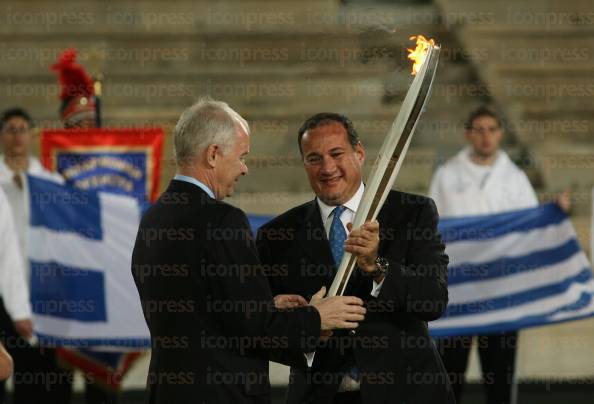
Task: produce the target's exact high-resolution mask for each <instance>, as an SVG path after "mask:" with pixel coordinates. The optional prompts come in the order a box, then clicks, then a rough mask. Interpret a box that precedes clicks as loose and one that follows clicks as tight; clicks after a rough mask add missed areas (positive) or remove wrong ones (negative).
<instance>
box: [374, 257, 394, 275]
mask: <svg viewBox="0 0 594 404" xmlns="http://www.w3.org/2000/svg"><path fill="white" fill-rule="evenodd" d="M389 269H390V263H389V262H388V260H387V259H385V258H383V257H377V258H376V259H375V272H374V273H373V275H384V276H386V275H388V270H389Z"/></svg>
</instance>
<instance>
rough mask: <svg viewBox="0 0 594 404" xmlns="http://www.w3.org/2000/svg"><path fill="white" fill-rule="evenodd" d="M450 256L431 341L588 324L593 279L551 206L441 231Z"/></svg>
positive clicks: (456, 222)
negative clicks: (444, 302)
mask: <svg viewBox="0 0 594 404" xmlns="http://www.w3.org/2000/svg"><path fill="white" fill-rule="evenodd" d="M439 228H440V231H441V233H442V237H443V239H444V241H445V243H446V252H447V253H448V255H449V256H450V265H449V280H448V284H449V288H448V289H449V305H448V308H447V311H446V313H445V315H444V316H443V317H442V318H441V319H439V320H437V321H435V322H432V323H430V324H429V327H430V330H431V334H432V335H433V336H435V337H445V336H454V335H469V334H477V333H478V334H486V333H493V332H499V331H511V330H517V329H521V328H525V327H534V326H541V325H545V324H552V323H558V322H562V321H568V320H575V319H580V318H585V317H590V316H592V315H593V314H594V280H593V279H592V269H591V268H590V264H589V262H588V259H587V258H586V255H585V254H584V252H583V251H582V249H581V248H580V245H579V244H578V241H577V236H576V233H575V230H574V229H573V226H572V225H571V222H570V220H569V218H568V217H567V216H566V215H565V213H563V212H562V211H561V209H559V207H558V206H557V205H555V204H546V205H541V206H539V207H537V208H530V209H523V210H518V211H513V212H506V213H501V214H495V215H485V216H476V217H468V218H460V219H445V220H442V221H440V224H439Z"/></svg>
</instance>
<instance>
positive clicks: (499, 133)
mask: <svg viewBox="0 0 594 404" xmlns="http://www.w3.org/2000/svg"><path fill="white" fill-rule="evenodd" d="M503 136H504V130H503V126H502V121H501V118H500V117H499V115H498V114H497V113H496V112H495V111H494V110H492V109H490V108H488V107H486V106H481V107H479V108H477V109H475V110H474V111H472V112H471V113H470V115H469V117H468V119H467V120H466V123H465V131H464V137H465V139H466V141H467V142H468V146H466V147H465V148H464V149H462V150H461V151H460V152H459V153H458V154H456V155H455V156H454V157H452V158H451V159H449V160H448V161H446V162H445V164H443V165H442V166H441V167H439V168H438V169H437V171H436V173H435V175H434V177H433V180H432V181H431V187H430V191H429V194H430V195H431V197H432V198H433V199H434V200H435V203H436V205H437V208H438V211H439V213H440V216H441V217H442V218H451V217H465V216H474V215H485V214H492V213H500V212H505V211H512V210H518V209H523V208H529V207H535V206H538V199H537V197H536V193H535V192H534V189H533V188H532V185H531V184H530V181H529V180H528V177H527V176H526V174H525V173H524V172H523V171H522V170H521V169H519V168H518V166H516V165H515V164H514V163H513V162H512V161H511V159H510V158H509V156H508V155H507V153H506V152H505V151H504V150H502V149H501V148H500V145H501V142H502V140H503ZM559 199H560V201H561V202H560V206H561V207H562V208H564V209H565V210H568V209H569V196H568V194H567V193H564V194H563V195H562V196H561V197H560V198H559ZM469 258H470V257H469ZM517 338H518V332H516V331H511V332H499V333H494V334H489V335H479V336H477V346H478V352H479V356H480V362H481V368H482V372H483V384H484V386H485V392H486V397H487V402H488V403H489V404H507V403H510V402H511V397H512V390H511V386H512V381H513V379H514V372H515V358H516V350H517V345H518V341H517ZM472 342H473V336H460V337H449V338H442V339H440V340H439V344H438V345H439V348H440V352H441V354H442V357H443V361H444V364H445V366H446V369H447V370H448V373H449V374H450V379H451V383H452V386H453V387H454V393H455V395H456V401H457V402H461V397H462V390H463V386H464V380H465V373H466V368H467V366H468V358H469V353H470V349H471V347H472Z"/></svg>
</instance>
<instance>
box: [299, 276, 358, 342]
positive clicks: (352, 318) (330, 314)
mask: <svg viewBox="0 0 594 404" xmlns="http://www.w3.org/2000/svg"><path fill="white" fill-rule="evenodd" d="M325 294H326V287H325V286H324V287H322V289H320V290H319V291H318V293H316V294H315V295H314V296H313V297H312V298H311V301H310V302H309V304H311V305H312V306H314V307H315V308H316V309H317V310H318V312H319V313H320V319H321V322H322V325H321V329H322V330H323V331H324V330H332V329H336V328H347V329H353V328H357V327H358V326H359V324H358V322H359V321H363V319H364V318H365V312H366V310H365V307H363V300H361V299H359V298H358V297H355V296H333V297H326V298H324V295H325ZM326 334H327V333H322V337H324V336H326Z"/></svg>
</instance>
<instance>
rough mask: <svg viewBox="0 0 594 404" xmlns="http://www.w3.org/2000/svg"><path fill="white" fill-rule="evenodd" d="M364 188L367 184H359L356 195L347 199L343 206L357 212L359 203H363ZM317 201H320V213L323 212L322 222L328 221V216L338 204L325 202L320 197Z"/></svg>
mask: <svg viewBox="0 0 594 404" xmlns="http://www.w3.org/2000/svg"><path fill="white" fill-rule="evenodd" d="M364 190H365V186H364V185H363V183H361V185H359V189H358V190H357V192H355V195H353V197H352V198H351V199H349V200H348V201H346V203H344V204H343V205H342V206H344V207H345V208H347V209H348V210H350V211H351V212H353V213H355V212H356V211H357V208H358V207H359V204H360V203H361V198H363V191H364ZM316 201H317V202H318V206H319V207H320V213H321V214H322V223H326V221H327V220H328V217H330V215H331V214H332V211H333V210H334V208H336V206H331V205H326V204H325V203H324V202H322V201H321V200H320V198H316Z"/></svg>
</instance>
